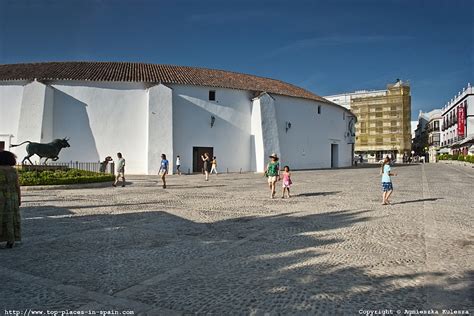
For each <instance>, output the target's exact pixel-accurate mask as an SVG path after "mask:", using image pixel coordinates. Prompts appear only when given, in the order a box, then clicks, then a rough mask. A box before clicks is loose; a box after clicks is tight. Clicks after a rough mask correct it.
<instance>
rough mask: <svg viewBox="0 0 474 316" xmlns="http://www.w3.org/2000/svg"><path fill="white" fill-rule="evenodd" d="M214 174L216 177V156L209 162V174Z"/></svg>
mask: <svg viewBox="0 0 474 316" xmlns="http://www.w3.org/2000/svg"><path fill="white" fill-rule="evenodd" d="M213 172H215V174H216V175H217V159H216V156H214V157H213V158H212V161H211V174H212V173H213Z"/></svg>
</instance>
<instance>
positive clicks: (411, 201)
mask: <svg viewBox="0 0 474 316" xmlns="http://www.w3.org/2000/svg"><path fill="white" fill-rule="evenodd" d="M442 199H443V198H427V199H418V200H410V201H401V202H397V203H392V205H395V204H408V203H420V202H428V201H437V200H442Z"/></svg>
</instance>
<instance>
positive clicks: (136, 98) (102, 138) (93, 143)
mask: <svg viewBox="0 0 474 316" xmlns="http://www.w3.org/2000/svg"><path fill="white" fill-rule="evenodd" d="M52 87H53V89H54V124H53V125H54V128H53V135H54V138H63V137H70V144H71V147H70V148H67V149H63V151H62V152H61V154H60V161H71V160H72V161H99V160H103V159H104V157H106V156H112V157H113V158H114V159H116V153H117V152H121V153H122V154H123V156H124V158H125V160H126V172H127V173H133V174H144V173H146V172H147V163H146V161H147V152H146V150H147V126H148V124H147V122H146V120H147V118H148V116H147V109H148V91H147V90H146V87H145V86H144V85H143V84H135V83H99V82H55V83H54V84H52Z"/></svg>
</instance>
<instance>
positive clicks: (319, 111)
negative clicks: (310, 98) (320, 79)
mask: <svg viewBox="0 0 474 316" xmlns="http://www.w3.org/2000/svg"><path fill="white" fill-rule="evenodd" d="M318 114H321V106H320V105H318Z"/></svg>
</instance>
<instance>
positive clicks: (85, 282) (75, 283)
mask: <svg viewBox="0 0 474 316" xmlns="http://www.w3.org/2000/svg"><path fill="white" fill-rule="evenodd" d="M394 170H395V172H398V174H399V175H398V177H396V178H394V187H395V193H394V196H393V202H394V204H393V205H391V206H382V205H380V199H381V192H380V176H379V170H378V168H355V169H340V170H319V171H304V172H303V171H301V172H294V173H293V182H294V185H293V187H292V193H293V195H294V197H292V198H291V199H284V200H282V199H280V198H278V199H275V200H270V199H269V198H268V195H269V194H268V189H267V187H266V179H265V178H263V177H262V176H261V175H256V174H221V175H219V176H212V177H211V180H210V181H209V182H205V181H204V179H203V177H202V176H200V175H191V176H185V175H183V176H170V177H169V179H168V182H169V188H168V189H166V190H163V189H161V188H160V187H159V185H158V179H157V177H145V176H143V177H139V176H135V177H131V179H130V185H129V186H127V187H126V188H112V187H106V188H94V189H73V190H42V191H33V190H28V191H25V192H24V202H23V205H22V217H23V237H24V238H23V242H22V244H21V245H19V246H18V247H15V248H13V249H0V280H1V282H0V310H4V309H25V308H31V309H35V308H38V309H50V310H64V309H69V310H74V309H78V310H81V309H84V310H87V309H101V310H107V309H118V310H120V309H123V310H134V311H135V313H136V314H143V315H175V314H176V315H179V314H205V315H207V314H212V315H228V314H233V315H234V314H244V315H245V314H251V315H260V314H261V315H265V314H269V315H273V314H301V315H313V314H320V315H356V314H358V311H359V310H360V309H394V310H396V309H402V310H403V309H423V308H425V309H432V308H433V309H434V308H452V309H468V310H470V311H471V313H472V312H474V304H473V302H474V296H473V293H474V288H473V285H472V279H473V276H474V272H473V271H474V268H473V262H474V260H473V259H474V256H473V245H474V231H473V211H474V169H470V168H467V167H462V166H449V165H441V164H426V165H411V166H400V167H396V168H394ZM2 247H3V246H2Z"/></svg>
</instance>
